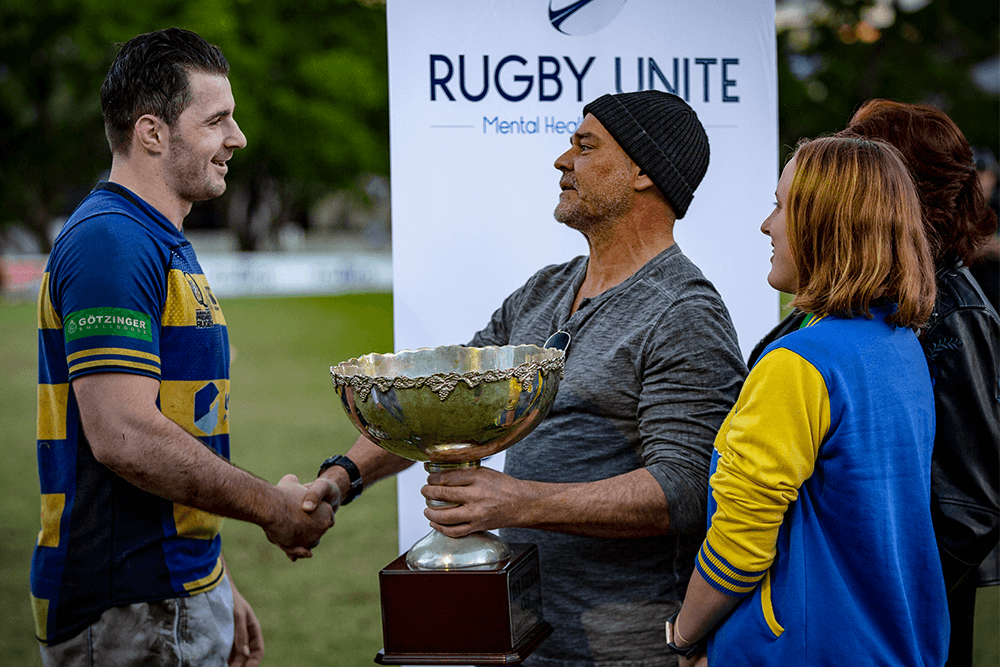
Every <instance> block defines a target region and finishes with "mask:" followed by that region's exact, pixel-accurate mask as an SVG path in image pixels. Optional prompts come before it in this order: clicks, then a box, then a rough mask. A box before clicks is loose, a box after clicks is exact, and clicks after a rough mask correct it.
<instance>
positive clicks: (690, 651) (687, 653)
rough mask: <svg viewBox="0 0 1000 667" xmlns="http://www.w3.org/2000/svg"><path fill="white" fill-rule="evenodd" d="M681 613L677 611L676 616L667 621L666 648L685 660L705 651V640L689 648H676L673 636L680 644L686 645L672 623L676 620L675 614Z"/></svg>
mask: <svg viewBox="0 0 1000 667" xmlns="http://www.w3.org/2000/svg"><path fill="white" fill-rule="evenodd" d="M680 613H681V612H680V611H678V612H677V613H676V614H674V615H673V616H671V617H670V618H669V619H667V622H666V631H667V648H668V649H669V650H670V651H671V652H672V653H676V654H677V655H681V656H684V657H685V658H693V657H695V656H696V655H701V654H702V653H703V652H704V650H705V645H704V644H705V640H704V639H701V640H699V641H697V642H695V643H694V644H691V645H689V646H678V645H677V644H676V643H674V636H676V637H677V638H678V639H680V640H681V643H682V644H683V643H686V642H685V641H684V638H683V637H681V633H680V632H678V631H677V626H675V625H674V621H676V620H677V614H680Z"/></svg>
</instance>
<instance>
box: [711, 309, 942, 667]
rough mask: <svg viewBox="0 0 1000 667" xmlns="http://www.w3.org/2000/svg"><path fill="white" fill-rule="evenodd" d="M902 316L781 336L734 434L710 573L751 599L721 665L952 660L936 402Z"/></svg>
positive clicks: (745, 399) (745, 395) (723, 471)
mask: <svg viewBox="0 0 1000 667" xmlns="http://www.w3.org/2000/svg"><path fill="white" fill-rule="evenodd" d="M888 312H889V311H888V310H887V309H877V310H876V313H875V318H874V319H872V320H869V319H866V318H864V317H858V318H854V319H841V318H836V317H827V318H823V319H821V320H818V321H817V322H815V323H814V324H813V325H812V326H808V327H807V328H803V329H800V330H798V331H795V332H792V333H789V334H787V335H785V336H783V337H781V338H780V339H778V340H776V341H775V342H773V343H772V344H771V345H769V346H768V347H767V348H766V349H765V351H764V354H763V355H762V356H761V357H760V360H759V361H758V362H757V363H756V364H755V365H754V367H753V368H752V369H751V371H750V374H749V375H748V376H747V379H746V382H745V384H744V386H743V390H742V391H741V393H740V397H739V399H738V400H737V402H736V405H735V406H734V407H733V409H732V411H731V412H730V414H729V416H728V417H727V418H726V421H725V422H724V423H723V425H722V427H721V428H720V430H719V434H718V436H717V437H716V440H715V452H714V453H713V457H712V468H711V478H710V486H711V493H710V497H709V517H710V520H709V530H708V535H707V537H706V539H705V542H704V544H703V545H702V548H701V551H700V552H699V554H698V558H697V565H696V566H697V568H698V571H699V573H701V575H702V576H703V577H704V578H705V580H706V581H708V582H709V584H711V585H712V586H713V587H714V588H715V589H716V590H718V591H720V592H722V593H724V594H726V595H729V596H732V597H739V598H744V599H743V600H742V602H741V603H740V604H739V606H737V607H736V609H735V610H734V611H733V612H732V614H731V615H730V616H729V617H728V618H727V619H726V620H725V621H724V622H723V623H722V624H721V625H720V626H719V627H718V629H717V631H716V633H715V635H714V638H713V639H711V640H710V643H709V653H708V656H709V660H710V661H711V662H712V664H720V665H732V666H735V667H739V666H741V665H747V666H750V665H754V666H756V665H763V664H776V665H778V664H780V665H819V664H845V663H848V662H849V663H851V664H858V665H941V664H943V663H944V660H945V657H946V655H947V649H948V615H947V603H946V599H945V589H944V579H943V576H942V574H941V564H940V561H939V559H938V553H937V547H936V543H935V539H934V530H933V527H932V525H931V517H930V460H931V450H932V448H933V442H934V398H933V394H932V390H931V383H930V375H929V373H928V370H927V363H926V361H925V359H924V355H923V352H922V350H921V348H920V344H919V342H918V341H917V337H916V336H915V335H914V334H913V332H911V331H909V330H906V329H899V328H896V327H893V326H892V325H890V324H888V323H887V322H885V316H886V315H887V313H888Z"/></svg>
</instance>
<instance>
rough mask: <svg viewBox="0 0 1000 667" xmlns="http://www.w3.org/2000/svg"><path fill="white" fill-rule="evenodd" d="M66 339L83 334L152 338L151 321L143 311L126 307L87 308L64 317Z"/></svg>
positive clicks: (82, 335) (81, 336) (80, 336)
mask: <svg viewBox="0 0 1000 667" xmlns="http://www.w3.org/2000/svg"><path fill="white" fill-rule="evenodd" d="M65 331H66V340H68V341H70V340H76V339H77V338H83V337H85V336H127V337H129V338H139V339H142V340H145V341H151V340H153V330H152V321H151V320H150V317H149V316H148V315H146V314H145V313H140V312H138V311H135V310H128V309H127V308H87V309H85V310H79V311H77V312H75V313H73V314H71V315H70V316H69V317H67V318H66V325H65Z"/></svg>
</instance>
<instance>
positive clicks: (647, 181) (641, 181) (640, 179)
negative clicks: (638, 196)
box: [635, 170, 655, 192]
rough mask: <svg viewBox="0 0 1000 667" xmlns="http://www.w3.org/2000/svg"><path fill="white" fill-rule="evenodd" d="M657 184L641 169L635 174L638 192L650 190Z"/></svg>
mask: <svg viewBox="0 0 1000 667" xmlns="http://www.w3.org/2000/svg"><path fill="white" fill-rule="evenodd" d="M653 185H655V184H654V183H653V179H651V178H650V177H649V176H647V175H646V172H644V171H642V170H639V173H638V174H636V176H635V189H636V192H641V191H642V190H648V189H649V188H651V187H653Z"/></svg>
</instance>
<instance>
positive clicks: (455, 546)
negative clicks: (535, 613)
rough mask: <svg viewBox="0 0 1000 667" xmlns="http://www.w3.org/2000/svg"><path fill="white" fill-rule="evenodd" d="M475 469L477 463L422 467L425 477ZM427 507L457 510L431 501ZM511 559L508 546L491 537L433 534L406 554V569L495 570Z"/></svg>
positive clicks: (446, 504) (484, 535) (426, 536)
mask: <svg viewBox="0 0 1000 667" xmlns="http://www.w3.org/2000/svg"><path fill="white" fill-rule="evenodd" d="M478 467H480V462H479V461H478V460H477V461H466V462H462V463H433V462H431V461H427V462H425V463H424V470H426V471H427V472H428V473H432V472H441V471H444V470H456V469H460V468H478ZM427 506H428V507H433V508H435V509H443V508H448V507H457V505H456V504H455V503H448V502H444V501H440V500H430V499H428V500H427ZM510 555H511V551H510V546H508V544H507V543H506V542H504V541H503V540H501V539H500V538H499V537H497V536H496V535H493V534H492V533H488V532H485V531H480V532H477V533H472V534H470V535H466V536H464V537H458V538H456V537H448V536H447V535H443V534H441V533H439V532H438V531H436V530H432V531H431V532H429V533H428V534H427V535H425V536H424V537H422V538H421V539H419V540H418V541H417V542H416V544H414V545H413V546H412V547H410V550H409V551H407V552H406V565H407V566H408V567H409V568H410V569H411V570H498V569H500V568H501V567H503V564H504V563H505V562H507V560H508V559H509V558H510Z"/></svg>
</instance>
